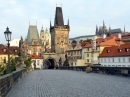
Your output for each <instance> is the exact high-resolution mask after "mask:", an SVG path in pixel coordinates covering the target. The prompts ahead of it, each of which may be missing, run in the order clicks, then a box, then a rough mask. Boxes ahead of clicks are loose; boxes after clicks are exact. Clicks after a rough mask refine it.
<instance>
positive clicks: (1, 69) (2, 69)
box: [0, 65, 5, 76]
mask: <svg viewBox="0 0 130 97" xmlns="http://www.w3.org/2000/svg"><path fill="white" fill-rule="evenodd" d="M4 71H5V67H4V66H2V65H0V76H1V75H3V74H4Z"/></svg>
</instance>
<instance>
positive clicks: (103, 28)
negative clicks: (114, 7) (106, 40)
mask: <svg viewBox="0 0 130 97" xmlns="http://www.w3.org/2000/svg"><path fill="white" fill-rule="evenodd" d="M102 30H103V34H105V23H104V20H103V27H102Z"/></svg>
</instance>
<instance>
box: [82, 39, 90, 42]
mask: <svg viewBox="0 0 130 97" xmlns="http://www.w3.org/2000/svg"><path fill="white" fill-rule="evenodd" d="M91 40H92V39H87V40H84V41H83V42H91Z"/></svg>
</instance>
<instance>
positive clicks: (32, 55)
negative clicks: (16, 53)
mask: <svg viewBox="0 0 130 97" xmlns="http://www.w3.org/2000/svg"><path fill="white" fill-rule="evenodd" d="M30 57H31V58H32V59H42V58H41V57H40V56H38V55H36V54H31V55H30Z"/></svg>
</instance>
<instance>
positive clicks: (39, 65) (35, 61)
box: [30, 54, 43, 69]
mask: <svg viewBox="0 0 130 97" xmlns="http://www.w3.org/2000/svg"><path fill="white" fill-rule="evenodd" d="M30 56H31V58H32V63H31V66H32V68H33V69H34V66H36V69H43V59H42V58H41V57H40V56H38V55H36V54H31V55H30Z"/></svg>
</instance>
